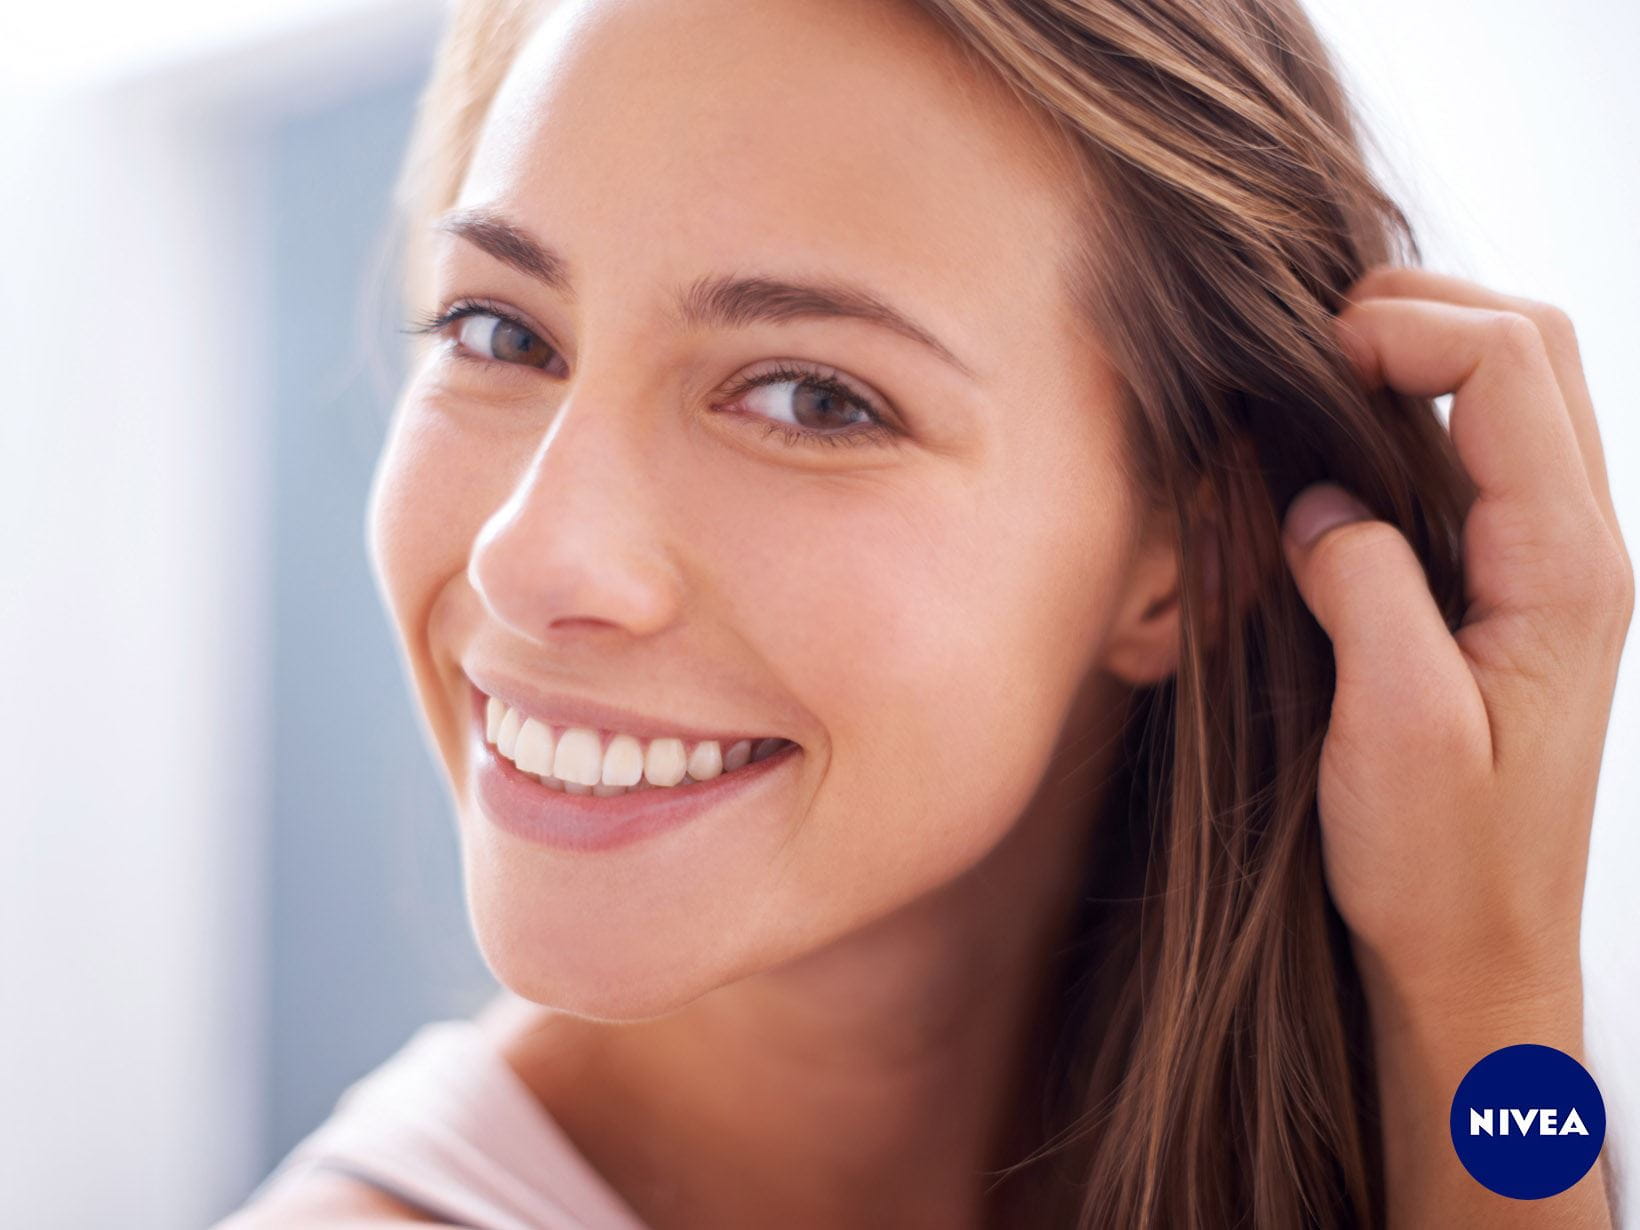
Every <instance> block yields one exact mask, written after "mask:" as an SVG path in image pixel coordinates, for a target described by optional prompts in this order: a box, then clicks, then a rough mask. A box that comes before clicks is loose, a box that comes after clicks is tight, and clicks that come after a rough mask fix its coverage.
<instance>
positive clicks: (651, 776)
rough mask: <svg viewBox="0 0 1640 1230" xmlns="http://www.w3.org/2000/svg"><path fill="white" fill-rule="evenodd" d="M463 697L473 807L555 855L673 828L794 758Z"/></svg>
mask: <svg viewBox="0 0 1640 1230" xmlns="http://www.w3.org/2000/svg"><path fill="white" fill-rule="evenodd" d="M471 692H472V722H473V727H472V728H473V736H474V743H475V750H476V751H477V752H478V753H479V754H478V755H477V756H476V757H475V759H474V762H473V763H474V768H475V772H474V777H473V784H474V787H475V790H476V793H477V798H478V802H479V805H480V807H481V808H482V809H483V811H484V813H485V814H486V815H487V816H489V817H490V819H491V820H493V821H494V822H495V823H496V824H497V825H498V826H499V827H501V828H503V829H505V830H507V831H508V832H510V833H512V834H513V835H515V836H518V837H522V838H524V839H525V840H528V841H531V842H534V843H537V844H541V845H547V846H552V847H555V848H559V849H565V850H576V851H592V850H605V849H611V848H614V847H617V846H622V845H626V844H628V843H630V842H632V841H635V840H637V839H638V838H640V837H644V836H647V835H652V834H655V833H658V832H661V831H663V830H665V829H670V828H673V827H676V826H677V825H679V824H682V823H683V822H685V821H686V820H688V819H690V818H693V817H695V816H697V815H700V814H701V813H703V812H704V811H706V810H708V809H710V808H712V807H715V806H717V805H719V804H721V803H727V802H729V801H730V800H731V799H734V798H737V797H739V796H741V795H743V794H744V793H746V792H747V791H749V790H752V789H754V788H755V787H756V785H757V783H759V782H761V781H763V780H766V779H767V778H768V777H769V776H770V775H771V774H772V773H774V772H776V771H777V770H778V769H779V768H780V767H781V766H783V765H785V764H788V763H792V762H794V761H795V760H796V757H797V755H798V754H799V752H800V749H799V747H798V745H797V744H796V743H794V742H792V741H791V740H790V739H784V738H779V737H774V736H770V737H764V738H757V739H753V738H736V739H733V740H722V739H685V738H681V737H677V736H669V735H668V736H658V737H652V738H639V737H638V736H636V735H633V734H629V733H626V732H623V731H616V730H608V729H598V728H594V727H590V726H563V725H557V724H553V723H550V722H545V721H542V720H541V719H540V718H538V717H536V716H532V715H529V714H526V713H524V712H522V711H521V710H519V709H517V708H514V707H512V706H510V705H508V704H506V703H505V702H504V701H501V700H499V699H497V698H496V697H493V696H489V695H486V694H485V693H484V692H483V691H481V690H479V689H478V688H477V687H473V688H472V689H471Z"/></svg>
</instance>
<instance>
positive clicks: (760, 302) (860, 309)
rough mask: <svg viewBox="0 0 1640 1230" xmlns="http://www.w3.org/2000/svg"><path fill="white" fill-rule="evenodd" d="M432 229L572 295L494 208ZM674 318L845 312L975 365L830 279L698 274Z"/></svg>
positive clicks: (567, 283) (730, 322) (956, 363)
mask: <svg viewBox="0 0 1640 1230" xmlns="http://www.w3.org/2000/svg"><path fill="white" fill-rule="evenodd" d="M433 229H434V230H436V231H443V232H446V233H447V234H451V235H455V236H457V237H459V238H461V239H465V240H466V241H467V242H468V243H470V244H472V245H473V246H475V247H477V248H479V249H481V250H482V251H484V252H487V253H489V254H490V255H491V256H493V257H495V259H496V260H498V261H501V262H502V263H503V264H506V265H510V266H512V268H514V269H516V270H518V272H520V273H522V274H524V275H525V276H527V277H530V278H533V279H534V280H536V281H538V282H541V283H543V284H544V285H546V286H549V287H551V288H552V289H553V290H556V291H558V292H560V293H561V294H563V295H566V296H573V293H574V292H573V289H572V284H571V280H570V274H569V264H568V262H567V261H565V259H564V258H563V257H562V256H560V255H559V254H558V253H557V252H555V251H553V249H552V248H550V247H548V246H547V245H546V244H544V243H542V242H541V241H540V240H538V239H536V238H535V237H534V236H533V235H531V234H530V233H529V232H528V231H526V230H525V229H524V228H523V227H521V226H519V225H517V224H516V223H513V222H510V221H508V220H507V219H506V218H504V217H502V216H501V215H500V214H498V213H496V212H495V211H493V210H488V209H482V208H476V209H456V210H451V211H450V212H449V213H447V214H444V215H443V216H441V217H440V218H439V219H438V220H437V221H436V222H434V224H433ZM673 314H674V317H675V318H676V319H677V320H679V321H680V322H681V323H682V324H683V325H684V326H685V327H688V328H710V327H714V326H715V327H718V328H725V329H736V328H745V327H746V326H748V325H752V324H757V323H759V322H766V323H770V324H778V323H780V322H782V321H788V320H803V319H823V318H827V317H843V318H847V319H853V320H863V321H866V322H868V323H870V324H874V325H878V326H879V327H881V328H885V329H890V330H892V331H893V332H895V333H898V334H900V335H901V336H902V337H906V338H909V339H911V340H912V341H914V342H917V343H918V344H920V345H922V346H924V347H926V348H927V349H929V350H931V351H933V352H934V353H935V354H936V355H938V356H939V357H940V358H941V359H943V360H944V361H945V362H947V363H949V364H950V365H951V366H953V367H955V368H956V369H957V370H958V371H960V372H962V373H963V374H964V375H965V376H968V377H969V378H970V379H973V378H974V372H973V369H972V368H970V367H969V366H968V365H967V364H966V363H964V362H963V361H962V360H961V359H959V358H958V357H957V356H956V354H955V353H953V352H952V350H951V349H950V348H949V347H948V346H946V345H945V343H943V342H941V341H940V340H939V338H937V337H935V336H934V335H933V334H932V333H930V332H929V331H928V330H927V329H925V328H923V327H922V326H921V325H919V324H918V323H917V322H916V321H914V320H912V319H911V318H910V317H909V316H906V315H905V314H904V313H902V312H900V311H898V310H897V309H895V308H893V307H890V306H889V305H888V303H887V302H885V301H884V300H883V299H882V298H880V297H879V296H877V295H875V294H873V293H872V292H871V291H869V290H867V289H865V288H864V287H861V286H855V285H851V284H849V283H847V282H839V281H835V280H821V281H809V282H792V281H787V280H783V279H780V278H771V277H763V276H758V275H753V276H736V275H731V274H720V275H717V276H707V277H702V278H699V279H697V280H696V281H694V282H693V283H691V284H690V285H689V286H688V287H686V288H684V289H683V290H682V291H680V293H679V295H678V297H677V300H676V302H675V305H674V308H673Z"/></svg>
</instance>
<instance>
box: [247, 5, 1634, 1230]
mask: <svg viewBox="0 0 1640 1230" xmlns="http://www.w3.org/2000/svg"><path fill="white" fill-rule="evenodd" d="M402 200H403V204H404V207H405V209H404V213H405V217H406V219H407V221H408V223H409V227H410V229H409V236H410V245H411V246H410V249H409V262H408V273H409V290H410V298H411V301H412V303H413V306H414V309H415V310H416V312H417V313H418V315H419V317H420V323H419V326H418V327H419V329H420V332H421V337H420V339H419V349H418V352H417V363H416V366H415V369H414V371H413V374H412V375H411V377H410V379H409V381H408V383H407V385H406V387H405V389H404V391H403V395H402V398H401V400H400V402H399V405H398V407H397V409H396V412H395V418H394V423H393V427H392V431H391V435H390V439H389V441H388V443H387V446H386V448H385V451H384V453H383V455H382V458H381V462H380V466H379V469H378V472H377V476H376V483H375V488H374V491H373V496H372V503H371V508H370V514H369V515H370V524H369V532H370V544H371V549H372V558H373V561H374V566H375V568H376V572H377V581H378V584H379V586H380V588H381V591H382V593H383V595H384V599H385V602H386V604H387V606H388V608H389V611H390V613H391V616H392V619H393V622H394V625H395V628H396V631H397V634H398V636H399V639H400V643H401V645H402V648H403V652H404V656H405V662H406V668H407V671H408V674H409V676H410V678H411V680H412V683H413V686H414V689H415V692H416V696H417V700H418V701H419V704H420V707H421V711H422V713H423V715H424V718H425V721H426V726H427V731H428V737H429V740H430V742H431V744H432V746H433V747H434V749H435V751H436V753H437V756H438V758H439V761H440V763H441V765H442V767H443V769H444V771H445V773H446V774H447V775H448V780H449V782H450V785H451V789H452V795H453V799H454V802H455V810H456V819H457V823H458V826H459V831H460V838H461V843H462V855H463V863H464V869H465V879H466V889H467V893H468V900H469V908H470V915H471V918H472V920H473V925H474V928H475V932H476V935H477V938H478V941H479V944H480V947H481V949H482V952H483V954H484V957H485V959H486V961H487V962H488V964H489V966H490V968H491V969H492V970H493V972H494V973H495V974H496V976H497V978H498V979H499V980H500V981H501V983H503V984H504V986H505V987H506V988H507V990H508V992H509V994H510V997H511V998H510V999H509V1000H508V1005H509V1006H505V1007H497V1008H495V1009H492V1010H491V1011H490V1012H487V1013H486V1014H484V1016H483V1018H482V1021H483V1025H484V1029H485V1033H484V1037H485V1038H486V1039H487V1040H488V1042H489V1043H490V1044H491V1045H493V1048H494V1052H495V1053H497V1054H500V1055H502V1056H503V1057H504V1058H505V1061H506V1065H507V1070H508V1071H509V1072H510V1073H512V1074H514V1075H515V1076H516V1078H517V1081H518V1083H519V1085H518V1087H520V1088H522V1089H526V1090H527V1091H528V1095H529V1097H530V1099H531V1100H532V1102H533V1104H534V1105H536V1106H538V1107H539V1108H540V1110H541V1111H543V1112H545V1116H546V1119H547V1120H548V1121H549V1122H551V1123H552V1124H554V1125H556V1126H557V1127H559V1128H561V1129H562V1132H563V1134H564V1139H566V1140H568V1141H569V1142H572V1146H573V1153H574V1156H575V1157H577V1158H579V1159H582V1160H583V1161H584V1162H585V1163H587V1164H589V1166H590V1171H591V1172H592V1173H594V1174H596V1176H598V1179H599V1181H600V1182H602V1183H604V1184H607V1188H608V1190H609V1191H610V1192H611V1193H614V1194H615V1195H616V1196H618V1198H619V1201H620V1202H621V1204H622V1205H623V1206H624V1210H625V1211H626V1212H630V1214H631V1215H632V1218H633V1219H635V1220H637V1221H638V1222H640V1223H642V1224H647V1225H650V1226H653V1227H657V1228H660V1227H677V1226H691V1227H694V1226H702V1227H707V1226H709V1227H715V1228H724V1227H741V1226H759V1227H769V1226H779V1227H845V1226H846V1227H867V1226H885V1227H886V1226H894V1227H957V1228H960V1227H980V1226H986V1227H990V1226H1005V1225H1006V1226H1018V1227H1060V1226H1077V1227H1095V1226H1168V1227H1204V1228H1205V1227H1230V1226H1242V1225H1253V1226H1259V1227H1285V1226H1300V1225H1323V1226H1365V1225H1377V1224H1388V1225H1392V1226H1412V1225H1424V1224H1430V1225H1442V1226H1454V1225H1465V1226H1467V1225H1487V1226H1496V1227H1502V1226H1514V1225H1522V1226H1524V1225H1533V1226H1536V1225H1543V1224H1546V1221H1545V1219H1546V1218H1547V1219H1557V1218H1558V1221H1556V1224H1558V1225H1564V1226H1568V1227H1571V1226H1577V1227H1597V1226H1598V1227H1605V1226H1609V1225H1610V1224H1611V1222H1610V1219H1609V1214H1608V1211H1607V1202H1606V1198H1605V1193H1604V1191H1603V1188H1602V1175H1601V1171H1600V1168H1599V1167H1596V1168H1595V1169H1594V1170H1592V1171H1591V1172H1590V1173H1589V1174H1588V1175H1587V1176H1586V1177H1585V1178H1584V1179H1583V1180H1582V1181H1581V1182H1579V1183H1577V1184H1576V1185H1575V1186H1573V1187H1571V1188H1570V1189H1569V1190H1568V1191H1566V1192H1564V1193H1563V1194H1560V1195H1557V1196H1553V1197H1551V1198H1549V1199H1547V1200H1544V1201H1541V1202H1522V1201H1516V1200H1510V1199H1507V1198H1505V1197H1503V1196H1499V1195H1494V1194H1493V1193H1491V1192H1490V1191H1488V1190H1486V1189H1485V1188H1483V1187H1482V1186H1480V1185H1479V1184H1478V1183H1476V1182H1475V1181H1473V1180H1472V1179H1471V1178H1470V1177H1469V1176H1468V1174H1467V1173H1465V1171H1464V1169H1463V1168H1462V1166H1461V1165H1460V1163H1459V1162H1458V1160H1457V1158H1456V1156H1455V1154H1454V1153H1453V1150H1452V1146H1451V1144H1450V1142H1449V1140H1448V1138H1447V1127H1446V1115H1447V1109H1448V1105H1449V1103H1450V1101H1451V1098H1452V1093H1453V1089H1454V1087H1455V1085H1456V1083H1457V1081H1458V1080H1459V1079H1460V1078H1461V1077H1462V1076H1463V1074H1464V1072H1465V1071H1466V1070H1467V1069H1468V1068H1469V1066H1470V1065H1471V1064H1472V1063H1474V1062H1475V1061H1476V1060H1477V1059H1479V1058H1480V1057H1481V1056H1483V1055H1485V1054H1487V1053H1488V1052H1490V1051H1492V1050H1494V1049H1496V1048H1499V1047H1502V1046H1505V1045H1508V1044H1512V1043H1516V1042H1521V1041H1531V1042H1538V1043H1544V1044H1547V1045H1550V1046H1554V1047H1557V1048H1560V1049H1562V1050H1564V1051H1566V1052H1568V1053H1570V1054H1573V1055H1577V1054H1579V1053H1580V1051H1581V1020H1582V1018H1581V982H1580V974H1579V968H1578V923H1579V906H1580V901H1581V893H1582V883H1583V875H1584V866H1585V862H1586V854H1587V839H1588V831H1589V822H1590V815H1591V810H1592V804H1593V797H1594V790H1595V784H1596V773H1597V769H1598V764H1599V753H1600V749H1601V746H1602V742H1603V739H1604V732H1605V725H1606V720H1607V713H1608V709H1609V704H1610V699H1611V695H1612V688H1613V684H1614V678H1615V671H1616V666H1617V662H1618V656H1619V653H1620V649H1621V645H1622V642H1623V639H1624V635H1625V631H1626V628H1627V625H1628V622H1629V616H1630V613H1631V611H1632V607H1633V573H1632V570H1631V568H1630V565H1629V562H1628V558H1627V554H1626V552H1625V549H1624V546H1623V543H1622V541H1621V536H1620V534H1619V532H1618V528H1617V523H1616V520H1615V517H1614V515H1613V511H1612V504H1611V498H1610V495H1609V492H1608V488H1607V480H1606V476H1605V472H1604V466H1603V463H1602V458H1601V450H1600V443H1599V438H1598V435H1597V432H1596V426H1595V419H1594V414H1593V410H1592V408H1591V406H1590V404H1589V398H1588V392H1587V388H1586V386H1585V384H1584V381H1583V378H1582V375H1581V371H1580V363H1579V357H1578V352H1577V347H1576V344H1575V340H1574V338H1573V333H1572V329H1571V326H1570V325H1569V323H1568V322H1567V320H1566V318H1565V316H1564V315H1563V314H1562V313H1560V312H1559V311H1557V310H1556V309H1554V308H1551V307H1546V306H1543V305H1540V304H1537V303H1534V302H1531V301H1529V300H1526V299H1522V298H1517V297H1513V296H1509V295H1504V294H1501V293H1498V292H1495V291H1493V290H1490V289H1487V288H1484V287H1480V286H1475V285H1472V284H1470V283H1467V282H1463V281H1459V280H1457V279H1454V278H1450V277H1446V276H1441V275H1438V274H1434V273H1431V272H1427V271H1421V270H1418V269H1415V268H1411V267H1409V266H1411V265H1413V264H1415V263H1416V262H1417V260H1418V249H1417V245H1416V243H1415V241H1414V239H1413V237H1412V235H1411V233H1410V230H1409V228H1408V226H1407V223H1406V220H1405V218H1404V217H1403V215H1402V214H1401V213H1400V211H1399V210H1398V209H1397V207H1396V206H1395V205H1394V203H1393V202H1392V201H1390V200H1389V199H1388V198H1387V197H1386V196H1385V195H1384V193H1383V192H1382V191H1381V190H1380V188H1379V186H1378V185H1377V184H1376V183H1375V182H1374V180H1373V179H1372V177H1371V176H1370V174H1369V172H1368V170H1367V169H1366V166H1365V162H1364V159H1363V156H1362V153H1361V150H1360V147H1359V144H1358V140H1357V138H1356V136H1355V134H1354V130H1353V127H1352V120H1351V116H1350V113H1349V110H1348V107H1347V105H1346V100H1345V97H1344V94H1343V92H1342V90H1341V88H1340V86H1339V84H1338V82H1337V80H1336V79H1335V77H1334V74H1333V70H1332V69H1331V67H1330V66H1329V61H1328V58H1327V55H1326V53H1325V49H1324V47H1323V46H1322V44H1321V43H1320V42H1319V40H1318V38H1317V36H1316V35H1315V33H1314V31H1313V30H1312V28H1311V26H1310V24H1309V23H1308V21H1307V20H1306V19H1305V17H1304V16H1303V15H1302V14H1301V13H1300V11H1299V10H1298V9H1297V8H1296V7H1295V6H1294V4H1292V3H1290V2H1289V0H1206V2H1204V0H1110V2H1108V3H1098V4H1089V3H1084V2H1077V0H918V2H916V3H910V2H901V3H894V4H883V3H880V2H878V0H825V2H822V0H766V2H763V3H759V4H757V5H744V4H739V3H731V2H730V0H691V2H690V3H680V2H677V0H673V2H671V3H668V2H665V0H629V2H628V3H613V2H610V0H602V2H599V0H559V2H557V3H551V2H546V0H543V2H542V3H512V2H510V0H468V2H464V3H461V4H458V5H457V8H456V10H455V12H454V15H453V18H452V23H451V26H450V28H449V30H448V31H447V34H446V37H445V40H444V42H443V45H442V47H441V49H440V52H439V58H438V62H437V65H436V68H435V71H434V74H433V78H432V81H431V84H430V86H429V89H428V91H427V93H426V95H425V98H424V102H423V107H422V113H421V116H420V122H419V128H418V132H417V135H416V139H415V142H414V147H413V149H412V152H411V157H410V161H409V163H408V165H407V167H406V172H405V178H404V181H403V196H402ZM1447 392H1454V393H1455V394H1456V396H1455V398H1454V401H1453V404H1452V415H1451V434H1450V436H1449V435H1448V433H1447V431H1446V429H1445V428H1444V427H1443V425H1442V423H1441V420H1440V419H1439V418H1438V417H1437V415H1436V414H1435V412H1434V407H1433V404H1432V402H1431V401H1430V399H1431V398H1432V397H1435V396H1437V395H1440V394H1443V393H1447ZM1320 480H1328V481H1327V482H1325V483H1320ZM1318 483H1320V485H1317V484H1318ZM1301 492H1302V494H1300V493H1301ZM1295 497H1296V498H1295ZM475 1124H476V1125H477V1126H475V1127H474V1129H473V1131H474V1133H475V1136H476V1135H479V1134H482V1132H483V1131H484V1130H486V1129H484V1128H483V1126H482V1116H475ZM495 1135H496V1137H497V1139H496V1140H494V1141H492V1142H490V1143H489V1144H487V1143H486V1142H485V1141H483V1140H481V1139H480V1140H478V1141H477V1144H476V1145H475V1146H474V1148H475V1151H476V1154H478V1155H482V1154H483V1152H484V1150H485V1149H486V1148H489V1147H492V1146H493V1147H495V1148H497V1149H499V1148H500V1147H502V1145H501V1142H500V1141H499V1135H500V1133H496V1134H495ZM469 1143H471V1142H469ZM546 1170H547V1163H546V1161H545V1159H543V1161H542V1169H541V1171H540V1172H539V1173H536V1174H534V1175H533V1176H532V1175H525V1176H523V1178H524V1180H525V1181H535V1182H538V1183H540V1184H550V1182H551V1180H550V1179H548V1178H543V1177H542V1175H543V1174H545V1173H546ZM319 1176H320V1171H319V1170H317V1169H315V1170H312V1171H310V1172H308V1173H306V1174H304V1175H301V1176H295V1175H291V1176H289V1177H288V1178H287V1179H286V1180H285V1181H283V1182H282V1183H281V1184H278V1185H274V1186H273V1187H272V1188H271V1189H270V1190H269V1191H268V1192H267V1193H266V1194H265V1197H264V1199H263V1200H261V1201H259V1202H257V1204H255V1205H253V1206H252V1208H251V1209H250V1210H248V1211H247V1212H246V1214H245V1215H244V1216H245V1217H247V1218H250V1217H263V1218H266V1219H267V1224H291V1222H292V1221H293V1220H300V1219H301V1218H304V1217H306V1218H312V1219H313V1220H314V1221H315V1222H316V1223H318V1222H322V1221H323V1220H324V1219H325V1218H341V1217H344V1216H346V1215H349V1214H352V1213H358V1212H371V1213H375V1214H379V1215H384V1216H392V1217H399V1218H404V1219H415V1218H421V1219H427V1218H432V1219H435V1220H438V1219H440V1218H444V1219H446V1220H448V1219H451V1218H453V1217H454V1216H456V1214H454V1213H452V1212H450V1211H449V1207H441V1206H440V1205H439V1204H438V1202H437V1200H436V1199H434V1198H431V1197H428V1198H424V1199H421V1200H412V1199H410V1198H409V1195H408V1193H407V1192H406V1191H403V1190H401V1191H398V1192H397V1194H396V1195H395V1194H394V1193H393V1192H392V1190H391V1189H392V1186H393V1185H392V1184H391V1183H388V1182H385V1181H383V1180H382V1179H381V1177H380V1176H379V1175H378V1176H376V1177H375V1178H374V1179H372V1177H371V1176H370V1175H368V1174H361V1175H357V1176H355V1177H352V1178H347V1177H343V1175H342V1173H341V1170H340V1169H339V1168H334V1167H333V1168H332V1170H331V1171H330V1173H329V1177H326V1178H321V1177H319ZM257 1224H261V1223H260V1222H258V1223H257ZM555 1224H556V1223H555ZM563 1224H569V1223H567V1222H566V1223H563ZM622 1224H627V1223H625V1222H623V1223H622Z"/></svg>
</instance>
